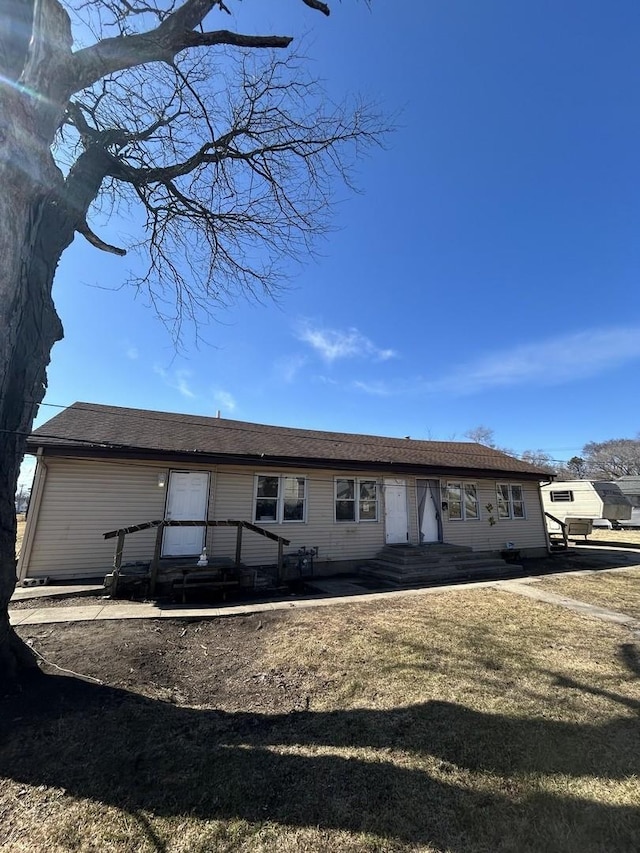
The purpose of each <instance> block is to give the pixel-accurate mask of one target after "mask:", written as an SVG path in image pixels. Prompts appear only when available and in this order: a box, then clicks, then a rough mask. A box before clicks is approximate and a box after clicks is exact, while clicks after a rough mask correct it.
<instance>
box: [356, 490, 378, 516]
mask: <svg viewBox="0 0 640 853" xmlns="http://www.w3.org/2000/svg"><path fill="white" fill-rule="evenodd" d="M359 518H360V521H376V520H377V518H378V500H377V487H376V481H375V480H360V507H359Z"/></svg>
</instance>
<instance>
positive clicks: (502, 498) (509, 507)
mask: <svg viewBox="0 0 640 853" xmlns="http://www.w3.org/2000/svg"><path fill="white" fill-rule="evenodd" d="M496 496H497V499H498V518H524V517H525V514H524V494H523V492H522V486H520V485H519V484H517V483H498V484H497V487H496Z"/></svg>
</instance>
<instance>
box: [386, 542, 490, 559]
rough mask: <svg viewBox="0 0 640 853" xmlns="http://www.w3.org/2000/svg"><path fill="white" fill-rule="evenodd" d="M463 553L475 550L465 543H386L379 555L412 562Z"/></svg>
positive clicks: (470, 552)
mask: <svg viewBox="0 0 640 853" xmlns="http://www.w3.org/2000/svg"><path fill="white" fill-rule="evenodd" d="M461 554H473V550H472V549H471V548H469V547H467V546H465V545H447V544H446V543H444V542H433V543H430V544H428V545H385V546H384V548H383V549H382V550H381V551H380V552H379V553H378V554H377V556H378V557H379V558H381V559H383V560H389V561H390V562H393V563H412V562H421V561H423V560H431V559H440V558H443V557H451V556H453V557H455V556H459V555H461Z"/></svg>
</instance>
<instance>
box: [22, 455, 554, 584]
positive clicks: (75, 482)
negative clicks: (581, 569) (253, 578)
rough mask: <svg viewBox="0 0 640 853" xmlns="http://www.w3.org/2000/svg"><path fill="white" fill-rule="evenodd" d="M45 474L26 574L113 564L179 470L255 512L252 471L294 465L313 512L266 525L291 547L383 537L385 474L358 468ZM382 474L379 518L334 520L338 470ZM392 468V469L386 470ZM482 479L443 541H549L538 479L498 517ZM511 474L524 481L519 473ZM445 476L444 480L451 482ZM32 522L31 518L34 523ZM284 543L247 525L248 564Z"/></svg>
mask: <svg viewBox="0 0 640 853" xmlns="http://www.w3.org/2000/svg"><path fill="white" fill-rule="evenodd" d="M46 464H47V477H46V480H45V481H44V489H43V495H42V502H41V505H40V510H39V513H38V515H37V516H36V515H35V514H33V515H31V516H30V517H29V520H28V526H29V527H30V528H32V529H30V530H29V531H28V535H29V536H30V537H31V540H32V547H31V550H30V556H29V561H28V564H27V565H20V566H19V569H20V575H21V577H42V576H49V577H52V578H53V577H58V578H73V577H78V578H80V577H91V576H100V575H103V574H106V573H107V572H109V571H110V570H111V566H112V561H113V552H114V548H115V540H113V539H111V540H105V539H104V538H103V534H104V533H105V532H106V531H108V530H115V529H117V528H119V527H126V526H129V525H133V524H139V523H141V522H145V521H152V520H155V519H161V518H163V517H164V511H165V500H166V494H167V486H166V485H165V487H164V488H160V487H159V486H158V474H159V473H160V472H165V473H166V475H167V485H168V474H169V472H170V471H171V470H177V471H189V470H192V471H208V472H210V474H211V476H210V493H209V518H210V519H212V520H218V521H219V520H229V519H231V520H244V521H250V522H253V519H254V482H255V481H254V477H255V475H256V474H257V473H260V474H289V475H298V476H304V477H306V520H305V521H304V522H288V523H287V522H285V523H276V524H264V523H263V525H262V526H263V527H264V528H265V529H268V530H269V531H271V532H272V533H274V534H276V535H279V536H283V537H285V538H286V539H289V540H290V545H289V546H286V547H285V553H295V551H297V549H298V548H302V547H304V546H306V547H308V548H310V547H317V548H318V549H319V553H318V558H317V559H318V561H319V562H321V563H324V564H329V566H330V564H331V563H339V562H340V561H346V560H348V561H355V562H357V561H360V560H362V561H365V560H367V559H371V558H372V557H374V556H375V555H376V553H377V552H378V551H379V550H380V549H381V548H382V547H383V546H384V544H385V525H384V489H383V486H382V484H383V481H384V476H385V475H383V474H381V473H380V472H376V471H368V472H360V473H359V474H354V473H352V472H346V471H344V470H340V469H337V468H336V469H331V470H313V469H305V468H300V469H287V470H286V471H283V470H278V469H262V470H254V469H251V468H248V467H241V466H219V467H217V468H216V466H206V465H196V464H192V465H170V464H167V463H164V464H162V463H149V462H136V461H120V460H114V461H105V460H86V459H63V458H56V457H48V458H46ZM337 476H340V477H354V478H360V479H375V480H376V481H377V483H378V484H379V492H378V520H377V521H375V522H368V521H363V522H360V523H351V522H336V521H335V503H334V500H335V498H334V483H335V478H336V477H337ZM386 476H390V475H388V474H387V475H386ZM399 479H403V480H404V481H405V482H406V484H407V514H408V522H409V541H410V542H412V543H414V544H415V543H417V542H418V541H419V534H418V518H417V506H416V488H415V477H409V476H405V477H400V478H399ZM475 482H476V484H477V486H478V498H479V505H480V519H479V520H478V521H460V522H454V521H449V520H448V519H447V518H446V513H443V516H445V517H444V518H443V533H444V541H445V542H450V543H453V544H461V545H468V546H470V547H472V548H474V549H475V550H499V549H502V548H504V547H505V545H506V543H507V542H513V543H514V546H515V547H516V548H523V549H524V548H540V547H545V545H546V538H545V528H544V524H543V521H542V513H541V509H540V501H539V498H538V494H537V484H531V483H529V484H527V483H523V484H522V486H523V490H524V500H525V510H526V516H527V517H526V519H522V520H519V519H516V520H511V519H510V520H503V519H499V518H498V513H497V499H496V481H495V480H479V481H475ZM510 482H517V480H512V481H510ZM445 483H446V481H444V480H443V484H445ZM489 503H490V504H492V505H493V507H494V510H493V515H494V518H495V519H496V524H495V525H494V526H491V525H490V524H489V521H488V517H489V514H490V513H489V512H488V511H487V509H486V505H487V504H489ZM32 526H33V527H32ZM155 535H156V534H155V531H153V530H152V531H142V532H139V533H133V534H130V535H129V536H127V538H126V540H125V549H124V555H123V560H124V562H125V563H127V562H134V561H136V560H141V561H149V560H150V559H151V557H152V555H153V548H154V542H155ZM235 549H236V531H235V529H233V528H210V529H209V530H208V531H207V550H208V552H209V555H210V556H211V557H227V558H232V559H233V558H234V557H235ZM277 554H278V547H277V543H276V542H273V541H271V540H269V539H266V538H265V537H263V536H260V535H258V534H255V533H252V532H251V531H249V530H244V531H243V541H242V560H243V562H244V563H245V564H246V565H253V566H257V565H267V564H274V563H275V562H276V560H277Z"/></svg>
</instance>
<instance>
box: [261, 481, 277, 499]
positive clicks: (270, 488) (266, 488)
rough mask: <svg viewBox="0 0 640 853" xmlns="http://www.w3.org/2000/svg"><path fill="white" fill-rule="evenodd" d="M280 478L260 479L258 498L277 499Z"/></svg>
mask: <svg viewBox="0 0 640 853" xmlns="http://www.w3.org/2000/svg"><path fill="white" fill-rule="evenodd" d="M279 482H280V478H279V477H258V497H259V498H277V497H278V483H279Z"/></svg>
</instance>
